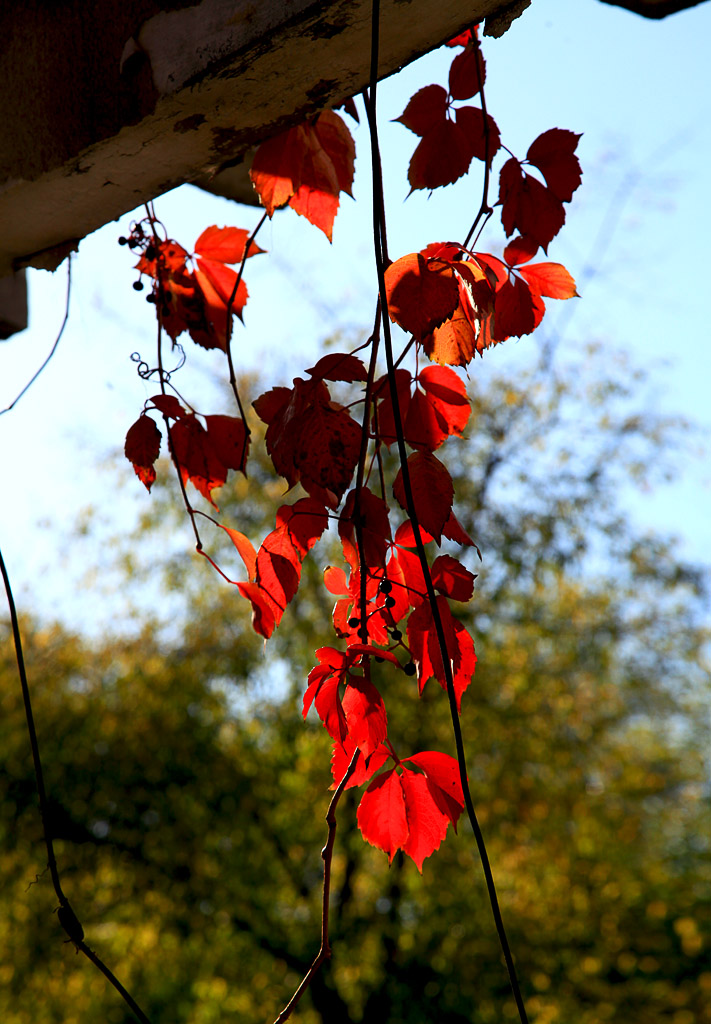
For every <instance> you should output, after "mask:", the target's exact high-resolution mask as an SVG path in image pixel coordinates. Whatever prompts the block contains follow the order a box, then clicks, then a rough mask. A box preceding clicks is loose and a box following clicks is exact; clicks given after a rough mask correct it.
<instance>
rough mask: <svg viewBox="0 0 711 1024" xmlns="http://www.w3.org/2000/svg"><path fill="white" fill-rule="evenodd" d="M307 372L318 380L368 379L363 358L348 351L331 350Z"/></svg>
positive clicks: (348, 381) (348, 380)
mask: <svg viewBox="0 0 711 1024" xmlns="http://www.w3.org/2000/svg"><path fill="white" fill-rule="evenodd" d="M306 372H307V373H310V374H311V376H312V377H316V378H317V379H318V380H343V381H346V382H347V383H352V382H353V381H356V380H367V379H368V371H367V370H366V368H365V366H364V365H363V362H362V360H360V359H359V358H358V357H357V356H352V355H349V354H348V353H347V352H329V353H328V355H326V356H323V357H322V358H321V359H319V361H318V362H317V363H316V365H315V366H312V367H311V369H310V370H307V371H306Z"/></svg>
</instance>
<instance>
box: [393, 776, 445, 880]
mask: <svg viewBox="0 0 711 1024" xmlns="http://www.w3.org/2000/svg"><path fill="white" fill-rule="evenodd" d="M403 768H405V769H407V765H406V764H405V763H403ZM400 784H401V786H402V789H403V794H404V797H405V814H406V815H407V828H408V833H409V834H408V837H407V842H406V843H404V844H403V847H402V852H403V853H406V854H407V856H408V857H411V858H412V859H413V860H414V862H415V864H416V865H417V870H418V871H419V872H420V874H422V863H423V861H424V859H425V857H429V856H430V854H433V853H434V852H435V850H437V849H439V847H440V846H441V844H442V841H443V839H444V838H445V836H446V835H447V828H448V826H449V818H448V816H447V815H446V814H445V813H444V812H443V811H442V810H441V808H440V806H439V804H438V803H437V802H436V800H435V799H434V797H433V795H432V790H431V788H430V785H429V781H428V780H427V779H426V778H425V776H424V775H416V774H415V772H412V771H407V770H406V771H404V772H403V773H402V775H401V776H400Z"/></svg>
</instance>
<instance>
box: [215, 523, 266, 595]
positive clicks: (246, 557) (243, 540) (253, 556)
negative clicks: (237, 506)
mask: <svg viewBox="0 0 711 1024" xmlns="http://www.w3.org/2000/svg"><path fill="white" fill-rule="evenodd" d="M218 526H219V527H220V528H221V529H222V530H224V531H225V533H226V534H227V536H228V537H229V538H230V540H231V541H232V543H233V544H234V546H235V547H236V548H237V551H238V552H239V555H240V558H241V559H242V561H243V562H244V564H245V568H246V570H247V573H248V575H249V578H250V580H251V581H252V582H254V580H255V577H256V574H257V552H256V551H255V549H254V545H253V544H252V542H251V540H250V539H249V537H245V535H244V534H243V533H240V531H239V530H235V529H233V528H232V527H230V526H223V525H222V523H218Z"/></svg>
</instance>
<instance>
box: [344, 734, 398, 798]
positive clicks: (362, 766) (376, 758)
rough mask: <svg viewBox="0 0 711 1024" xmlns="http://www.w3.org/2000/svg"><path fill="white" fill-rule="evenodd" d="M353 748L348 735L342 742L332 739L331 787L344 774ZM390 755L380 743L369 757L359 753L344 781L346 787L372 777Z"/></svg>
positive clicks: (353, 744)
mask: <svg viewBox="0 0 711 1024" xmlns="http://www.w3.org/2000/svg"><path fill="white" fill-rule="evenodd" d="M355 750H356V746H355V743H354V742H353V740H352V739H351V738H350V736H346V738H345V740H344V741H343V743H339V742H338V740H335V741H334V743H333V756H332V757H331V773H332V775H333V786H331V789H335V788H336V786H337V785H338V783H339V782H340V781H341V779H342V778H343V776H344V775H345V774H346V769H347V768H348V765H349V764H350V763H351V760H352V758H353V755H354V753H355ZM391 756H392V755H391V754H390V751H389V750H388V748H387V747H385V746H382V745H381V746H380V747H379V748H378V749H377V750H376V751H375V752H374V753H373V754H371V755H370V756H369V757H363V756H362V755H361V757H359V758H358V761H357V762H356V767H355V771H354V772H353V774H352V775H351V777H350V779H349V780H348V782H347V783H346V789H353V787H355V786H362V785H363V783H364V782H367V781H368V779H370V778H372V776H373V775H374V774H375V773H376V772H377V771H378V769H379V768H382V767H383V765H384V764H385V762H386V761H387V760H388V758H389V757H391Z"/></svg>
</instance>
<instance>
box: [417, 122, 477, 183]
mask: <svg viewBox="0 0 711 1024" xmlns="http://www.w3.org/2000/svg"><path fill="white" fill-rule="evenodd" d="M459 114H460V111H457V115H456V120H452V119H451V118H449V117H447V118H445V119H444V120H443V121H441V122H440V123H438V124H436V125H435V126H434V127H433V128H431V129H430V130H429V131H428V132H427V134H426V135H423V137H422V139H421V140H420V142H419V144H418V145H417V148H416V149H415V152H414V153H413V154H412V158H411V160H410V166H409V168H408V171H407V180H408V181H409V182H410V186H411V189H412V191H415V190H417V189H423V188H426V189H433V188H440V187H442V186H443V185H451V184H452V183H453V182H455V181H457V180H458V179H459V178H461V177H462V175H464V174H466V173H467V171H468V170H469V165H470V164H471V162H472V159H473V157H474V151H475V147H476V146H477V144H478V141H479V140H478V139H476V138H472V137H471V136H470V134H469V132H468V130H467V127H466V126H465V124H463V123H462V120H460V117H459ZM464 120H466V119H464Z"/></svg>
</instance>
